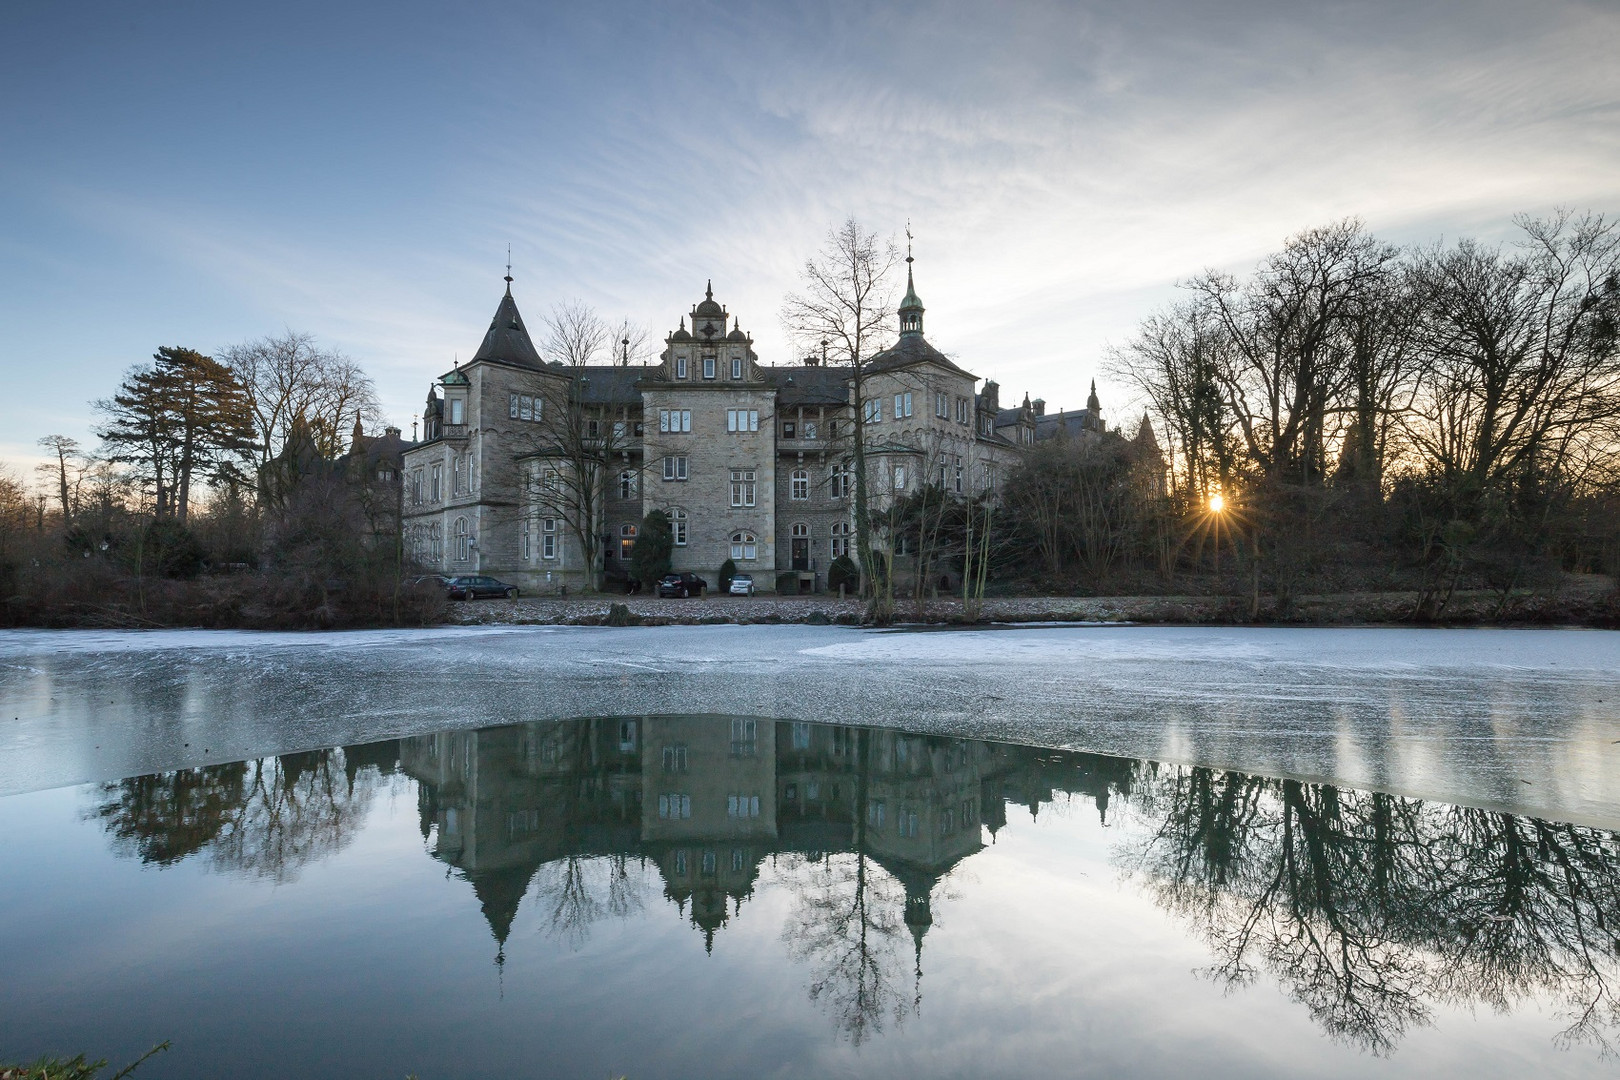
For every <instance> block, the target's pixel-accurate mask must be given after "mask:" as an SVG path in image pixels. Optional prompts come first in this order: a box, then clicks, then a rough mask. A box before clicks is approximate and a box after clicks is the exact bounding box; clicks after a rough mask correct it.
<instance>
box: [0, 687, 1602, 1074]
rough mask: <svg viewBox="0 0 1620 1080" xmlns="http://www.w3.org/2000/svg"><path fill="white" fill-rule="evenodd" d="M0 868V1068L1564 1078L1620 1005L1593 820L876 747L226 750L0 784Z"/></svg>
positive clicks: (1041, 753)
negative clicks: (70, 1059) (0, 1063)
mask: <svg viewBox="0 0 1620 1080" xmlns="http://www.w3.org/2000/svg"><path fill="white" fill-rule="evenodd" d="M755 800H757V802H756V801H755ZM0 866H4V867H6V871H7V872H6V875H5V881H4V884H0V955H3V956H5V957H6V964H5V968H6V977H5V979H4V981H3V982H0V1032H4V1033H5V1034H4V1038H3V1040H0V1042H3V1044H4V1045H0V1052H6V1053H35V1052H42V1051H45V1050H57V1051H61V1050H70V1051H73V1052H77V1051H78V1050H81V1049H82V1050H88V1051H90V1052H91V1053H92V1054H94V1055H96V1056H100V1055H108V1056H112V1057H115V1058H118V1057H133V1056H135V1055H136V1054H138V1053H139V1052H140V1051H142V1050H144V1049H145V1048H146V1047H147V1046H149V1045H151V1044H152V1043H154V1042H157V1041H159V1040H161V1039H172V1040H173V1041H174V1043H175V1049H174V1050H173V1051H172V1052H171V1053H169V1054H168V1055H165V1057H164V1058H163V1059H161V1062H160V1061H154V1062H152V1063H149V1065H148V1066H146V1067H145V1068H150V1069H151V1070H152V1072H153V1075H154V1076H212V1075H225V1074H229V1075H239V1076H253V1075H265V1076H270V1075H274V1076H283V1075H312V1076H322V1075H330V1076H354V1075H378V1076H387V1075H396V1076H398V1075H404V1074H405V1073H407V1072H415V1073H417V1074H418V1075H420V1076H423V1077H441V1076H489V1075H536V1076H568V1077H576V1076H592V1075H609V1074H612V1075H620V1074H624V1073H628V1074H629V1075H630V1076H632V1077H641V1076H660V1077H663V1076H705V1077H707V1076H749V1077H752V1076H762V1075H805V1074H811V1073H816V1074H822V1073H824V1074H826V1075H834V1076H837V1075H852V1076H886V1077H887V1076H902V1075H905V1076H914V1075H942V1076H1028V1075H1072V1074H1075V1073H1076V1072H1082V1073H1087V1074H1092V1073H1095V1074H1097V1075H1111V1076H1187V1075H1198V1076H1233V1077H1237V1076H1256V1075H1259V1076H1294V1075H1300V1074H1301V1073H1303V1072H1309V1073H1310V1074H1311V1075H1314V1076H1384V1075H1403V1076H1405V1075H1422V1074H1428V1075H1446V1076H1462V1075H1470V1076H1480V1077H1486V1076H1505V1075H1523V1074H1524V1073H1525V1072H1534V1073H1535V1074H1537V1075H1551V1076H1558V1075H1567V1076H1578V1075H1591V1074H1592V1073H1593V1071H1594V1070H1597V1069H1602V1068H1605V1066H1604V1065H1602V1064H1601V1063H1600V1062H1599V1061H1598V1059H1597V1056H1596V1051H1595V1050H1594V1043H1593V1040H1594V1038H1601V1037H1605V1036H1606V1037H1612V1036H1613V1033H1614V1024H1615V1022H1616V1020H1617V1019H1620V1018H1617V1017H1616V1016H1614V1015H1613V1014H1612V1013H1604V1012H1601V1011H1600V1012H1599V1014H1598V1015H1597V1016H1596V1017H1595V1022H1594V1023H1593V1024H1591V1025H1590V1026H1589V1028H1588V1029H1582V1030H1577V1031H1575V1032H1574V1036H1575V1037H1574V1038H1570V1037H1569V1034H1568V1033H1569V1032H1570V1030H1571V1029H1570V1024H1571V1021H1572V1018H1573V1015H1574V1014H1573V1013H1572V1010H1575V1011H1578V1007H1579V1006H1580V1005H1581V1004H1583V1003H1585V1002H1588V1001H1600V1000H1603V994H1604V993H1605V992H1606V991H1607V985H1608V984H1607V981H1608V980H1610V979H1612V978H1613V977H1614V975H1615V974H1616V967H1617V964H1616V959H1615V950H1616V949H1617V948H1620V945H1617V943H1616V942H1615V941H1614V940H1613V938H1612V936H1611V935H1612V931H1606V932H1598V930H1597V927H1598V926H1600V925H1606V926H1608V927H1613V926H1614V925H1616V923H1615V920H1616V919H1617V918H1620V848H1617V844H1616V839H1615V837H1614V836H1613V835H1611V834H1608V833H1603V832H1598V831H1595V830H1592V829H1588V828H1584V827H1579V826H1569V825H1563V824H1559V823H1557V822H1548V821H1540V820H1535V819H1527V818H1514V817H1510V816H1506V815H1503V814H1499V813H1493V812H1489V811H1484V810H1467V809H1458V808H1456V807H1453V806H1449V805H1446V804H1443V803H1437V802H1427V803H1424V802H1418V801H1416V800H1411V799H1404V798H1399V797H1391V796H1380V795H1371V794H1368V793H1366V792H1361V791H1356V790H1353V789H1348V788H1332V787H1325V786H1319V785H1312V784H1306V783H1298V782H1292V781H1288V782H1283V781H1276V780H1266V779H1262V778H1259V777H1256V776H1252V775H1245V774H1236V773H1226V774H1222V773H1213V772H1210V771H1207V770H1202V769H1190V768H1183V767H1172V766H1163V765H1159V766H1154V765H1150V764H1147V763H1144V762H1141V761H1136V760H1130V759H1122V758H1109V757H1102V756H1097V755H1089V754H1078V753H1064V752H1054V751H1050V750H1039V749H1033V748H1029V747H1023V746H1016V745H1011V744H1005V743H986V742H978V741H968V740H957V739H947V738H941V737H934V736H920V735H910V734H904V733H901V732H897V731H893V730H877V729H863V728H855V727H830V726H824V725H818V724H809V723H793V722H772V721H769V720H763V719H761V720H751V719H749V718H746V717H737V718H731V717H702V718H690V717H688V718H682V717H638V718H634V719H628V718H622V719H621V718H615V719H594V720H572V721H563V722H560V723H552V722H535V723H526V724H519V725H509V726H505V727H500V728H491V729H485V730H480V731H457V732H443V733H437V734H431V735H423V736H415V737H408V738H405V739H401V740H397V741H388V742H383V743H373V744H367V745H355V746H351V747H348V748H346V749H342V750H333V751H316V752H307V753H299V754H292V755H286V756H283V757H281V758H264V759H257V760H253V761H248V762H245V763H222V764H219V765H214V766H209V767H207V768H203V769H195V770H184V771H181V772H171V773H167V774H162V775H157V776H143V777H135V778H131V779H128V780H123V781H112V782H107V783H104V784H98V785H93V786H89V787H81V788H70V789H58V790H52V791H46V792H39V793H34V794H27V795H17V796H12V797H9V798H6V799H3V800H0ZM1577 918H1578V919H1579V920H1580V926H1582V927H1584V931H1582V930H1578V929H1576V926H1577ZM1312 935H1315V939H1316V940H1315V942H1314V943H1313V941H1312ZM1341 946H1342V947H1341ZM1583 950H1586V952H1585V955H1584V957H1583ZM1223 968H1224V970H1223ZM1497 1006H1502V1008H1501V1009H1498V1008H1497ZM1609 1007H1610V1006H1608V1005H1607V1004H1606V1003H1605V1004H1603V1005H1602V1006H1601V1008H1609ZM1561 1033H1563V1034H1561ZM18 1039H20V1040H23V1042H22V1043H20V1044H18V1043H15V1042H13V1040H18ZM1372 1051H1378V1052H1380V1053H1383V1054H1387V1055H1388V1056H1379V1055H1378V1054H1376V1053H1373V1052H1372Z"/></svg>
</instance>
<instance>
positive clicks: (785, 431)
mask: <svg viewBox="0 0 1620 1080" xmlns="http://www.w3.org/2000/svg"><path fill="white" fill-rule="evenodd" d="M795 430H796V429H795V427H794V424H793V421H792V420H784V421H783V422H782V438H784V439H791V438H793V437H794V434H793V433H794V431H795Z"/></svg>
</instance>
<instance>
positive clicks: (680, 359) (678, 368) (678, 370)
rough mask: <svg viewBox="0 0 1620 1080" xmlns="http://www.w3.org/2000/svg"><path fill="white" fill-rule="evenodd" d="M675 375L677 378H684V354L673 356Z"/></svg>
mask: <svg viewBox="0 0 1620 1080" xmlns="http://www.w3.org/2000/svg"><path fill="white" fill-rule="evenodd" d="M675 377H676V378H677V379H684V378H686V357H684V356H677V357H676V358H675Z"/></svg>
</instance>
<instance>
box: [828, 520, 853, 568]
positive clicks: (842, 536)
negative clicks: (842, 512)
mask: <svg viewBox="0 0 1620 1080" xmlns="http://www.w3.org/2000/svg"><path fill="white" fill-rule="evenodd" d="M849 533H850V524H849V522H847V521H835V522H833V527H832V556H833V558H835V559H836V558H838V556H840V555H848V554H849Z"/></svg>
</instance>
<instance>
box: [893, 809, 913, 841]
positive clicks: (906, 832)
mask: <svg viewBox="0 0 1620 1080" xmlns="http://www.w3.org/2000/svg"><path fill="white" fill-rule="evenodd" d="M897 821H898V824H899V826H900V835H901V836H916V835H917V811H915V810H911V809H906V808H902V809H901V811H900V814H899V817H898V818H897Z"/></svg>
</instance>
